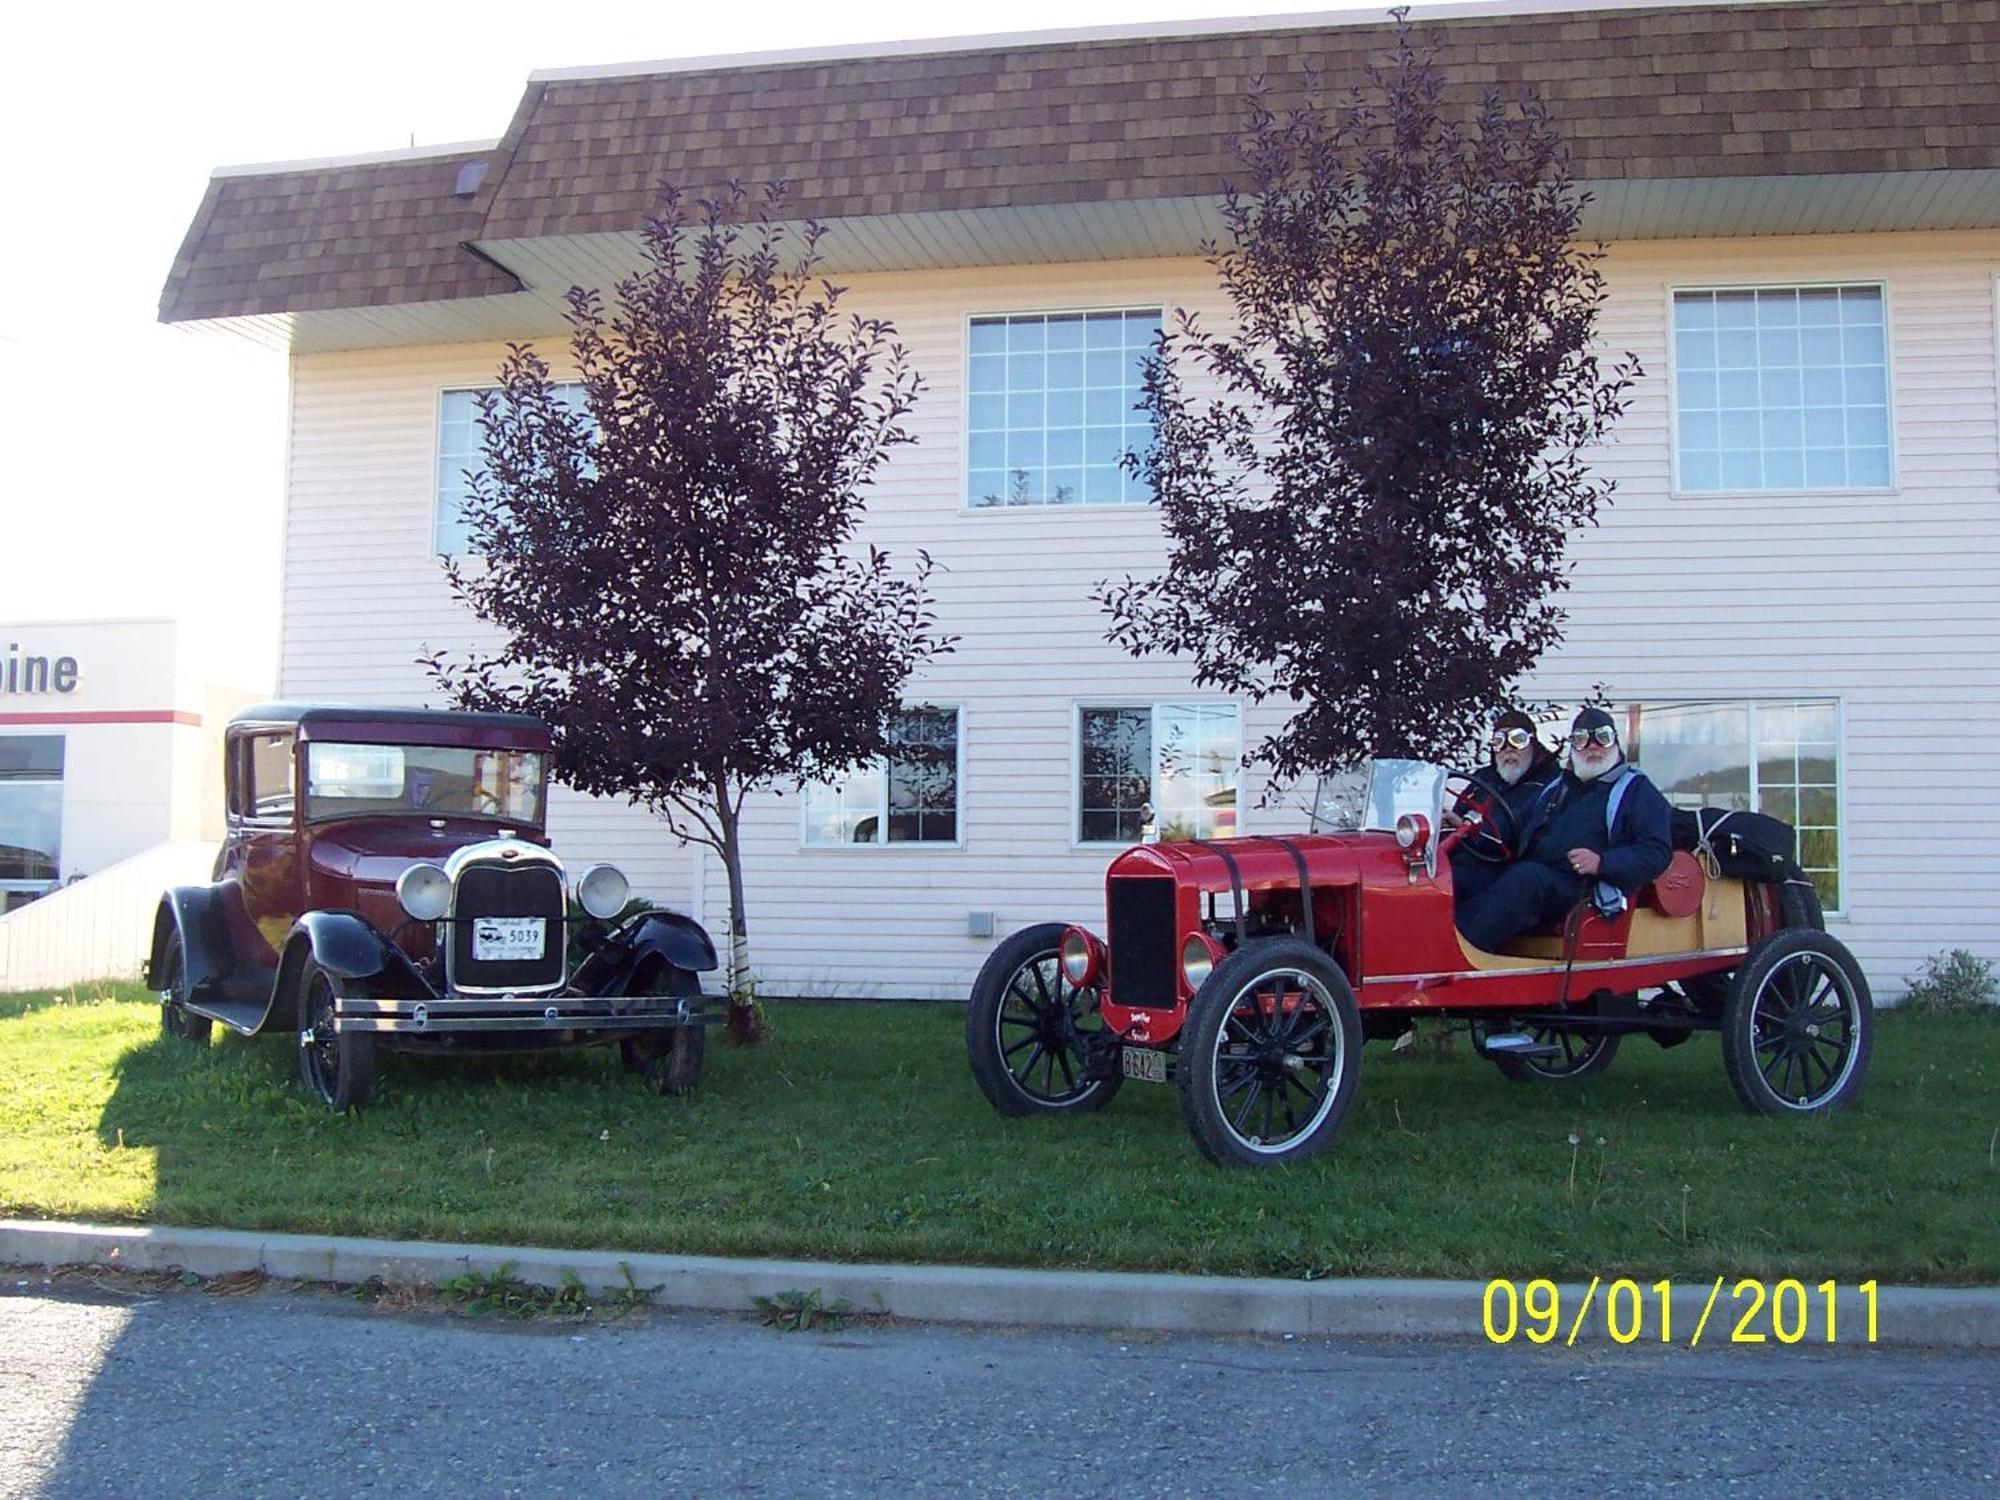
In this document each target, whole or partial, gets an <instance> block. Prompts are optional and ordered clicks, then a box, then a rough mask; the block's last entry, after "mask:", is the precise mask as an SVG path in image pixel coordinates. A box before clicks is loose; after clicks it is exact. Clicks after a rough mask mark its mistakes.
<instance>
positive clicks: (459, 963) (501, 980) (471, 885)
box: [446, 862, 568, 992]
mask: <svg viewBox="0 0 2000 1500" xmlns="http://www.w3.org/2000/svg"><path fill="white" fill-rule="evenodd" d="M566 909H567V908H566V898H565V893H564V890H563V880H562V873H561V871H559V870H556V869H553V868H551V867H550V866H548V865H546V864H536V865H516V866H510V865H503V864H499V863H497V862H496V863H492V864H487V863H481V864H475V865H468V866H466V867H465V868H464V869H462V870H460V871H459V872H458V880H457V884H456V886H455V887H454V889H453V892H452V911H451V922H450V923H449V927H450V932H451V936H450V946H449V947H448V949H447V950H446V951H447V954H448V957H449V960H450V975H449V977H450V981H451V986H452V988H453V989H461V990H483V991H488V992H492V991H500V990H546V989H552V988H554V987H555V986H557V985H560V984H561V983H562V982H563V977H564V949H565V946H566V941H567V936H568V933H567V929H566V928H565V926H564V924H563V917H564V915H565V912H566ZM482 917H539V918H541V919H542V922H543V940H542V953H541V957H539V958H530V959H513V960H505V961H494V960H485V961H482V960H480V959H478V958H476V957H475V956H474V953H475V947H474V939H475V936H476V935H477V932H478V926H479V920H480V918H482Z"/></svg>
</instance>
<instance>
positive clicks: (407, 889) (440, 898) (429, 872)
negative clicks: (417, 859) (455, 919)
mask: <svg viewBox="0 0 2000 1500" xmlns="http://www.w3.org/2000/svg"><path fill="white" fill-rule="evenodd" d="M396 900H397V902H398V903H400V904H401V906H402V908H403V910H404V911H406V912H408V913H409V914H410V917H411V919H412V920H414V921H418V922H435V921H436V920H437V919H438V918H439V917H441V916H443V915H444V914H445V913H446V912H447V911H450V910H451V877H450V876H449V875H447V874H445V872H444V871H442V870H440V869H439V868H438V867H437V866H436V865H411V866H410V867H409V869H407V870H405V871H403V873H402V874H400V875H398V876H397V877H396Z"/></svg>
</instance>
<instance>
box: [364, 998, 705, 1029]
mask: <svg viewBox="0 0 2000 1500" xmlns="http://www.w3.org/2000/svg"><path fill="white" fill-rule="evenodd" d="M722 1019H723V1016H722V1013H721V1012H720V1011H719V1010H718V1011H710V1010H708V1009H706V1008H705V1007H704V1004H703V999H702V997H701V996H699V995H533V996H521V997H513V996H508V995H481V996H478V997H476V998H464V997H459V996H450V997H442V998H438V999H432V1000H375V999H368V998H365V997H360V996H350V995H342V996H337V997H336V998H335V999H334V1002H333V1029H334V1030H335V1031H336V1032H341V1031H388V1032H396V1033H400V1034H402V1035H405V1036H449V1035H457V1034H462V1033H466V1032H503V1031H537V1032H556V1031H566V1032H571V1033H575V1034H577V1035H578V1037H579V1039H581V1038H582V1037H585V1036H592V1035H608V1036H623V1035H626V1034H629V1033H631V1032H637V1031H672V1030H677V1029H678V1028H680V1027H683V1026H708V1025H713V1024H714V1023H716V1022H719V1021H721V1020H722Z"/></svg>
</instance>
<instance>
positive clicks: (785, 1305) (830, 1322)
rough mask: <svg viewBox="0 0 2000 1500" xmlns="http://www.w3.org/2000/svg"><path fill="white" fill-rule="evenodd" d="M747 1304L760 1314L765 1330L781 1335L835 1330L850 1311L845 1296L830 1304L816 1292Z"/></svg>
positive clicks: (756, 1299) (777, 1295)
mask: <svg viewBox="0 0 2000 1500" xmlns="http://www.w3.org/2000/svg"><path fill="white" fill-rule="evenodd" d="M750 1305H751V1306H753V1307H755V1308H756V1309H757V1311H758V1312H759V1313H760V1314H762V1321H763V1323H764V1326H765V1327H766V1328H776V1329H778V1330H779V1331H780V1332H783V1333H809V1332H811V1331H812V1330H813V1329H815V1328H824V1329H838V1328H844V1327H845V1326H846V1325H847V1320H848V1318H849V1316H851V1315H852V1314H853V1312H854V1307H853V1305H852V1304H851V1303H850V1302H848V1300H847V1299H846V1298H845V1297H842V1298H840V1299H839V1300H837V1301H834V1302H824V1301H822V1300H821V1299H820V1289H819V1288H818V1287H814V1288H813V1289H812V1290H811V1291H809V1292H802V1291H798V1290H796V1289H795V1290H792V1291H785V1292H776V1293H773V1294H772V1295H771V1296H769V1297H752V1298H751V1299H750Z"/></svg>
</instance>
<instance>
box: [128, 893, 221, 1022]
mask: <svg viewBox="0 0 2000 1500" xmlns="http://www.w3.org/2000/svg"><path fill="white" fill-rule="evenodd" d="M175 933H179V934H180V939H181V962H182V963H183V964H184V965H185V966H186V973H187V986H188V995H189V997H190V998H200V997H202V996H204V995H206V994H207V993H209V992H210V991H211V990H213V988H214V987H215V986H216V985H217V984H219V983H220V982H221V981H222V980H223V979H224V978H226V977H227V976H228V975H229V973H230V971H231V970H233V969H234V968H235V967H236V954H235V952H234V950H233V949H232V948H231V947H230V943H229V925H228V923H227V921H225V919H224V917H223V913H222V887H220V886H214V885H180V886H175V887H174V888H173V889H172V890H170V891H168V892H166V893H165V894H164V895H162V896H161V897H160V905H159V908H158V909H157V910H156V911H155V912H154V913H153V941H152V945H151V946H150V947H149V948H148V949H147V950H146V968H145V980H146V987H147V988H148V989H158V988H159V987H160V985H161V984H162V983H163V982H164V980H165V976H164V975H163V974H161V973H160V964H161V963H162V961H164V960H165V958H166V956H167V939H168V938H170V937H172V936H173V935H174V934H175Z"/></svg>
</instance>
